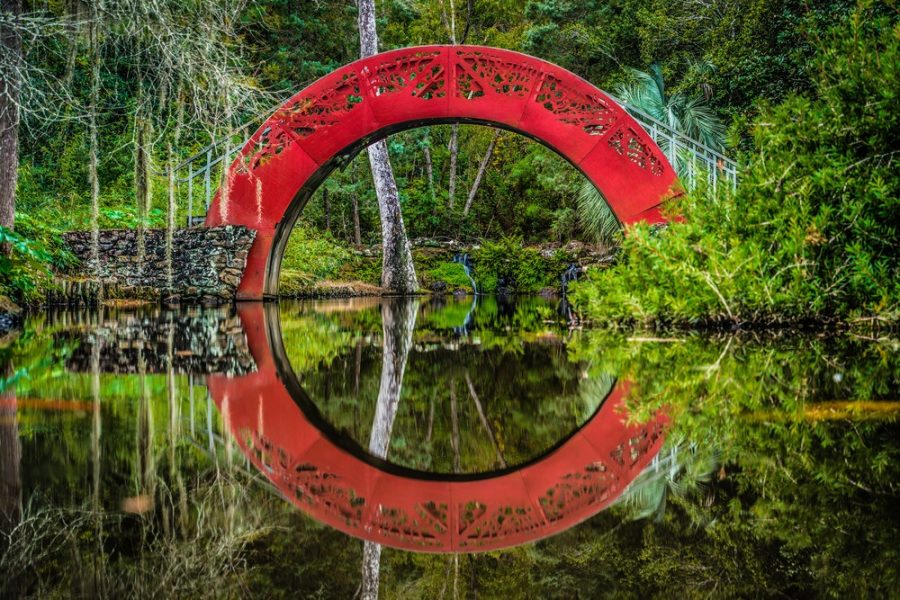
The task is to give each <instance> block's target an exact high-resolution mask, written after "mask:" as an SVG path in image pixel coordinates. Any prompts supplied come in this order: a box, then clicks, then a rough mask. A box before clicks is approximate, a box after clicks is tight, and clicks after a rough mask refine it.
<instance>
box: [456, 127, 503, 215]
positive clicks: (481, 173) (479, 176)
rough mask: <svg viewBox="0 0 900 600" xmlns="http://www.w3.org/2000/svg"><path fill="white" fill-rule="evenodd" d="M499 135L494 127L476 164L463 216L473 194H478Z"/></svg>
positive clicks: (470, 206) (468, 207) (466, 213)
mask: <svg viewBox="0 0 900 600" xmlns="http://www.w3.org/2000/svg"><path fill="white" fill-rule="evenodd" d="M499 137H500V130H499V129H495V130H494V137H492V138H491V143H490V144H488V147H487V151H486V152H485V153H484V158H482V159H481V164H480V165H478V174H477V175H476V176H475V182H474V183H473V184H472V189H470V190H469V198H468V199H467V200H466V206H465V207H464V208H463V216H468V214H469V209H470V208H472V202H474V201H475V195H476V194H478V188H479V187H480V186H481V179H482V178H483V177H484V172H485V170H487V166H488V164H489V163H490V162H491V155H493V154H494V146H496V145H497V138H499Z"/></svg>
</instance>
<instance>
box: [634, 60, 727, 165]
mask: <svg viewBox="0 0 900 600" xmlns="http://www.w3.org/2000/svg"><path fill="white" fill-rule="evenodd" d="M631 74H632V80H631V81H630V82H629V83H627V84H623V85H620V86H618V87H617V88H616V95H617V96H618V97H619V100H620V101H621V102H623V103H625V104H628V105H631V106H633V107H635V108H638V109H640V110H642V111H644V112H645V113H647V114H649V115H650V116H651V117H653V118H655V119H656V120H657V121H662V122H663V123H665V124H666V125H668V126H669V127H671V128H672V129H674V130H675V131H677V132H678V133H681V134H683V135H686V136H687V137H689V138H693V139H695V140H699V141H701V142H703V143H704V144H706V145H707V146H709V147H710V148H712V149H713V150H721V149H722V147H723V146H724V145H725V125H724V124H723V123H722V121H720V120H719V118H718V117H717V116H716V114H715V113H714V112H713V110H712V109H711V108H710V107H709V106H708V105H707V104H706V101H705V100H704V99H703V98H701V97H698V96H688V95H687V94H684V93H682V92H676V93H674V94H667V90H666V84H665V81H664V80H663V74H662V69H661V68H660V67H659V65H658V64H657V63H653V64H652V65H650V71H649V72H645V71H639V70H637V69H632V70H631Z"/></svg>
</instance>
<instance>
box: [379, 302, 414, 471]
mask: <svg viewBox="0 0 900 600" xmlns="http://www.w3.org/2000/svg"><path fill="white" fill-rule="evenodd" d="M418 310H419V302H418V301H417V300H395V301H390V300H388V301H385V302H384V303H383V304H382V305H381V320H382V330H383V332H384V353H383V355H382V363H381V385H380V386H379V388H378V405H377V407H376V409H375V421H374V423H373V425H372V434H371V436H370V438H369V452H371V453H372V454H374V455H375V456H378V457H381V458H384V457H386V456H387V452H388V444H389V443H390V440H391V430H392V428H393V426H394V417H395V416H396V414H397V405H398V403H399V402H400V389H401V387H402V385H403V372H404V370H405V369H406V358H407V356H408V355H409V349H410V347H411V346H412V334H413V329H414V328H415V326H416V315H417V313H418Z"/></svg>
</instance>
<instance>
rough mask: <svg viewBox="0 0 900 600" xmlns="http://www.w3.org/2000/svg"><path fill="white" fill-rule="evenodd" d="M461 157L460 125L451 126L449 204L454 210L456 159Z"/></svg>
mask: <svg viewBox="0 0 900 600" xmlns="http://www.w3.org/2000/svg"><path fill="white" fill-rule="evenodd" d="M458 157H459V125H458V124H457V123H454V124H453V125H452V126H451V127H450V182H449V184H448V185H447V196H448V198H449V201H448V203H447V204H448V206H449V207H450V210H453V205H454V204H455V203H456V160H457V158H458Z"/></svg>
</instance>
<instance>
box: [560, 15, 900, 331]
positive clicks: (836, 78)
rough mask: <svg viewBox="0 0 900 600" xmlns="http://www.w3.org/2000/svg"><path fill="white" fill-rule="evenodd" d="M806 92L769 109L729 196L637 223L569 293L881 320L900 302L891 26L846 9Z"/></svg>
mask: <svg viewBox="0 0 900 600" xmlns="http://www.w3.org/2000/svg"><path fill="white" fill-rule="evenodd" d="M819 48H820V50H819V54H818V55H817V57H816V60H815V61H814V63H813V67H812V68H813V69H814V70H815V72H816V82H815V88H814V91H813V92H812V93H811V94H807V95H792V96H790V97H789V98H788V99H787V100H785V101H784V102H783V103H781V104H778V105H766V106H764V107H763V108H762V109H761V114H760V116H759V117H758V118H757V119H756V120H755V121H754V124H753V126H752V132H753V147H754V150H753V151H752V152H751V153H749V154H748V155H747V156H746V162H747V165H748V167H747V169H746V170H745V171H744V172H743V173H742V177H741V185H740V186H739V188H738V190H737V193H736V194H735V195H734V197H730V198H725V199H721V200H719V199H716V198H713V197H711V196H707V195H704V194H695V195H693V196H692V197H691V198H689V199H686V200H684V201H682V202H679V204H678V205H677V206H676V207H673V210H676V211H678V212H679V213H680V214H681V215H683V216H684V221H683V222H678V223H674V224H672V225H671V226H670V227H669V228H668V229H667V230H665V231H664V232H662V233H656V232H654V231H652V230H651V229H650V228H647V227H635V228H633V229H632V230H631V231H630V232H629V234H628V235H627V236H626V239H625V241H624V246H623V250H622V261H621V262H620V264H619V265H618V266H616V267H615V268H614V269H611V270H608V271H603V272H597V273H596V274H595V276H594V278H593V280H592V281H591V283H589V284H585V285H583V286H580V287H579V291H578V293H577V295H576V298H577V301H578V302H580V303H581V305H582V306H583V307H584V310H585V312H586V314H587V315H589V316H590V317H593V318H596V319H600V320H607V319H613V320H617V321H621V320H626V321H629V320H633V321H638V322H650V321H653V322H679V323H690V322H696V321H706V320H712V321H728V322H741V321H779V320H802V319H833V318H847V317H852V316H854V315H879V316H883V317H886V318H896V315H897V310H898V302H900V272H898V262H897V260H896V257H897V248H898V247H900V230H898V220H897V212H898V210H900V204H898V199H900V170H898V169H897V166H896V160H897V158H896V155H897V153H898V151H900V147H898V142H897V140H900V110H898V106H900V100H898V96H897V91H898V90H900V78H898V65H900V25H898V23H897V20H896V18H876V17H873V16H872V11H871V10H860V11H858V12H856V13H854V16H853V18H852V19H851V20H850V21H849V22H848V23H847V24H844V25H842V26H840V27H838V28H836V29H835V30H834V31H832V32H831V33H829V34H827V35H824V36H823V37H822V39H821V40H820V42H819Z"/></svg>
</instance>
